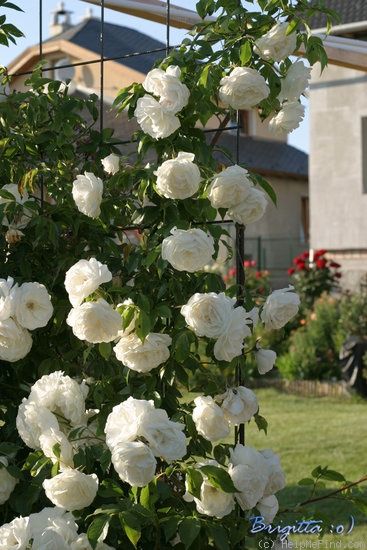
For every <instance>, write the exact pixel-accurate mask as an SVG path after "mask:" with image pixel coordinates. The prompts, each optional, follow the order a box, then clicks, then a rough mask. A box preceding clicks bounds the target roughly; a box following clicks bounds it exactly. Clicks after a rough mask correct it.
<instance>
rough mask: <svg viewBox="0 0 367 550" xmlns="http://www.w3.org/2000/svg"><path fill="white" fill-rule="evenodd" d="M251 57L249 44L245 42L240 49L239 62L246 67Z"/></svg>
mask: <svg viewBox="0 0 367 550" xmlns="http://www.w3.org/2000/svg"><path fill="white" fill-rule="evenodd" d="M251 56H252V51H251V44H250V42H249V41H247V42H245V43H244V44H242V46H241V47H240V61H241V63H242V65H246V64H247V63H248V62H249V61H250V59H251Z"/></svg>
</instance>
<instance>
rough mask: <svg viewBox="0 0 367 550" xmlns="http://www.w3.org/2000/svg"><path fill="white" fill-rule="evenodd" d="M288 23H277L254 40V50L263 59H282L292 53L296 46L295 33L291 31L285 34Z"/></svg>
mask: <svg viewBox="0 0 367 550" xmlns="http://www.w3.org/2000/svg"><path fill="white" fill-rule="evenodd" d="M288 25H289V23H287V22H283V23H277V24H276V25H274V27H272V28H271V29H270V31H268V32H267V33H266V34H264V35H263V36H262V37H261V38H258V39H257V40H256V42H255V52H256V53H257V54H258V55H259V56H260V57H262V58H263V59H265V60H267V61H269V60H273V61H282V60H283V59H285V58H286V57H288V56H290V55H292V53H293V52H294V50H295V49H296V46H297V33H296V32H292V33H291V34H289V35H288V36H287V34H286V33H287V28H288Z"/></svg>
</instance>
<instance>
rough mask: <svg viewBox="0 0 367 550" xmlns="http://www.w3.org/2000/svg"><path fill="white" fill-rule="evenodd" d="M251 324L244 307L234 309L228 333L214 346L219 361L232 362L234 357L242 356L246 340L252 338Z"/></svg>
mask: <svg viewBox="0 0 367 550" xmlns="http://www.w3.org/2000/svg"><path fill="white" fill-rule="evenodd" d="M249 322H250V319H249V318H248V315H247V312H246V310H245V309H244V308H243V307H241V306H239V307H236V308H234V309H233V311H232V315H231V319H230V322H229V325H228V327H227V329H226V331H225V332H224V333H223V334H221V335H220V336H219V338H218V340H217V341H216V342H215V345H214V355H215V358H216V359H218V361H232V359H233V358H234V357H238V356H239V355H242V350H243V345H244V342H243V341H244V338H247V337H248V336H251V330H250V328H249V326H248V323H249Z"/></svg>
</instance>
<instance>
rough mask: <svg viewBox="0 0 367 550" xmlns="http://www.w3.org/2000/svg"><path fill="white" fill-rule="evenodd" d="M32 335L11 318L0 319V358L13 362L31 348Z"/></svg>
mask: <svg viewBox="0 0 367 550" xmlns="http://www.w3.org/2000/svg"><path fill="white" fill-rule="evenodd" d="M31 347H32V336H31V335H30V333H29V332H28V330H26V329H25V328H23V327H21V326H20V325H18V324H17V323H16V322H15V321H13V319H6V321H0V360H1V361H9V363H14V362H15V361H19V360H20V359H23V357H25V356H26V355H27V354H28V353H29V352H30V350H31Z"/></svg>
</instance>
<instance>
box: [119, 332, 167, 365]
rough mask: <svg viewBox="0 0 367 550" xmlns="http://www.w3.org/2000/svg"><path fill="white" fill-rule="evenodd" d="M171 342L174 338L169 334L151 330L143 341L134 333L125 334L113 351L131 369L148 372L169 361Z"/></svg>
mask: <svg viewBox="0 0 367 550" xmlns="http://www.w3.org/2000/svg"><path fill="white" fill-rule="evenodd" d="M171 343H172V338H171V337H170V336H168V334H159V333H155V332H151V333H150V334H148V336H147V337H146V338H145V340H144V342H142V341H141V340H140V338H139V337H138V336H137V335H136V334H134V333H132V334H128V335H126V336H123V337H122V338H121V339H120V340H119V342H118V343H117V344H116V346H115V347H114V348H113V351H114V352H115V354H116V358H117V359H118V360H119V361H121V363H123V364H124V365H125V366H126V367H129V369H131V370H134V371H136V372H143V373H147V372H150V371H151V370H152V369H155V368H157V367H158V366H159V365H161V364H162V363H164V362H165V361H167V359H168V358H169V355H170V352H169V349H168V346H170V345H171Z"/></svg>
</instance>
